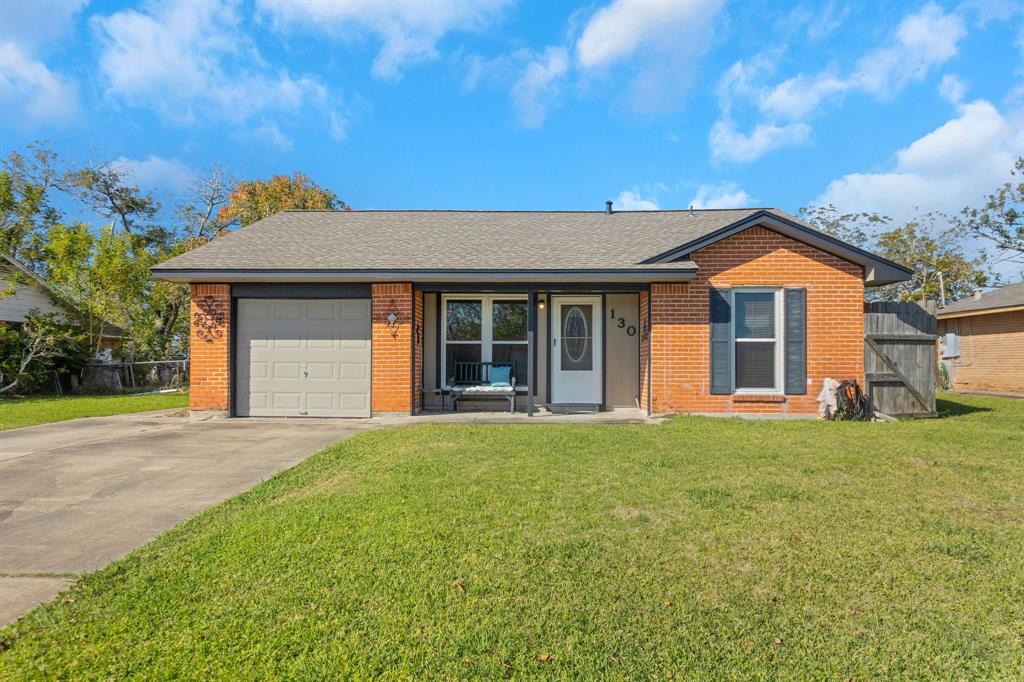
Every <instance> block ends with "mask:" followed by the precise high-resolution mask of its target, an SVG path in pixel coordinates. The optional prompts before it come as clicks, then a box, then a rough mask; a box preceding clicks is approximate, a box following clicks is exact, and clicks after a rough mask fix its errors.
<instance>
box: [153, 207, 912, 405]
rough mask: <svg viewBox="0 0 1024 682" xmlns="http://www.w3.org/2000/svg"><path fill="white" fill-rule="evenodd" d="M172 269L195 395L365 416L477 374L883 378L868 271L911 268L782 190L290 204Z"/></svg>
mask: <svg viewBox="0 0 1024 682" xmlns="http://www.w3.org/2000/svg"><path fill="white" fill-rule="evenodd" d="M153 272H154V274H155V276H157V277H160V278H163V279H166V280H170V281H177V282H189V283H191V285H192V310H191V323H192V336H191V344H192V356H191V357H192V371H191V381H192V389H191V397H190V400H191V406H192V408H193V409H196V410H220V411H228V412H229V413H230V414H232V415H238V416H352V417H360V416H369V415H371V414H382V413H406V414H408V413H416V412H420V411H422V410H436V409H451V408H452V407H454V406H457V405H456V404H455V400H456V399H459V400H460V401H461V402H460V403H459V404H465V402H466V398H467V393H466V391H467V386H468V387H469V388H470V389H471V390H470V391H469V392H470V393H472V395H471V396H469V397H471V398H472V402H476V401H479V402H480V404H481V405H483V402H484V400H485V399H487V398H490V397H503V398H506V399H507V400H508V402H507V403H505V404H506V405H508V404H509V403H511V407H512V408H513V409H524V410H526V411H527V412H528V413H531V414H532V413H533V411H534V409H535V408H537V406H540V405H546V406H552V407H559V406H568V407H572V408H580V407H587V408H591V409H616V408H633V409H637V408H639V409H641V410H643V411H645V412H647V413H649V414H661V413H672V412H697V413H700V412H716V413H736V412H768V413H812V412H814V411H815V410H816V408H817V404H816V401H815V397H816V394H817V392H818V387H820V385H821V382H822V380H823V379H824V378H825V377H835V378H855V379H857V380H859V381H862V382H863V351H862V344H863V301H864V287H865V286H878V285H882V284H888V283H891V282H896V281H903V280H905V279H907V278H909V276H910V274H911V273H910V271H908V270H906V269H905V268H902V267H900V266H898V265H896V264H895V263H892V262H890V261H887V260H885V259H883V258H880V257H878V256H875V255H873V254H870V253H867V252H865V251H863V250H861V249H859V248H857V247H854V246H852V245H849V244H846V243H844V242H841V241H839V240H837V239H835V238H833V237H830V236H828V235H825V234H822V233H821V232H818V231H816V230H814V229H813V228H811V227H809V226H808V225H805V224H803V223H801V222H799V221H797V220H796V219H794V218H792V217H791V216H789V215H787V214H785V213H783V212H781V211H777V210H774V209H729V210H701V211H692V210H691V211H613V210H612V207H611V204H610V202H609V204H608V206H607V208H606V210H605V211H593V212H586V211H549V212H512V211H505V212H502V211H351V212H333V211H285V212H282V213H279V214H277V215H274V216H272V217H270V218H267V219H265V220H262V221H260V222H258V223H255V224H253V225H250V226H248V227H246V228H244V229H241V230H239V231H237V232H235V233H232V234H229V235H227V236H225V237H223V238H220V239H217V240H214V241H213V242H211V243H209V244H207V245H205V246H203V247H201V248H199V249H196V250H194V251H191V252H188V253H186V254H183V255H181V256H178V257H176V258H173V259H171V260H169V261H167V262H165V263H163V264H161V265H160V266H159V267H157V268H154V270H153ZM495 377H497V378H495ZM473 389H478V392H475V391H474V390H473ZM489 393H493V395H488V394H489ZM488 403H489V404H490V401H488Z"/></svg>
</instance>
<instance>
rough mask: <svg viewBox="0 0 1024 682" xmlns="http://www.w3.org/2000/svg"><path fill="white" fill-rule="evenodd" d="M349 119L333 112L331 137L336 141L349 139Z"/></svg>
mask: <svg viewBox="0 0 1024 682" xmlns="http://www.w3.org/2000/svg"><path fill="white" fill-rule="evenodd" d="M348 127H349V120H348V117H347V116H345V115H343V114H341V113H339V112H337V111H332V112H331V137H332V138H334V139H335V140H344V139H345V138H347V137H348Z"/></svg>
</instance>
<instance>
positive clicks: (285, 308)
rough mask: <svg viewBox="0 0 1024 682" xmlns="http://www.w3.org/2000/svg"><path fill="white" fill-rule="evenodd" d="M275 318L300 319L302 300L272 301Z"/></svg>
mask: <svg viewBox="0 0 1024 682" xmlns="http://www.w3.org/2000/svg"><path fill="white" fill-rule="evenodd" d="M273 306H274V319H275V320H301V319H302V307H303V303H302V301H274V303H273Z"/></svg>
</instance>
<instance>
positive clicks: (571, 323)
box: [561, 305, 594, 372]
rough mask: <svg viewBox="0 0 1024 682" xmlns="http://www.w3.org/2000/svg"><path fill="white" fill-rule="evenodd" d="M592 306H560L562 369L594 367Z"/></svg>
mask: <svg viewBox="0 0 1024 682" xmlns="http://www.w3.org/2000/svg"><path fill="white" fill-rule="evenodd" d="M593 313H594V307H593V306H591V305H572V306H563V307H562V352H561V365H562V370H563V371H570V372H573V371H575V372H579V371H589V370H592V369H593V368H594V357H593V355H594V352H593V344H592V343H591V341H592V336H591V329H592V328H593V324H592V322H593Z"/></svg>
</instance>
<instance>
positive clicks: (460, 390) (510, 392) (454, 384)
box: [448, 362, 516, 414]
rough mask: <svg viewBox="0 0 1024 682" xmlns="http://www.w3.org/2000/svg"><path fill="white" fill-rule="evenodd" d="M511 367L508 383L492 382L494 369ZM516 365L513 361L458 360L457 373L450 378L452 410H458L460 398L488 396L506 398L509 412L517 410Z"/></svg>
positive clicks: (484, 397)
mask: <svg viewBox="0 0 1024 682" xmlns="http://www.w3.org/2000/svg"><path fill="white" fill-rule="evenodd" d="M506 367H507V368H508V369H509V383H508V385H498V386H494V385H492V384H491V371H492V370H493V369H504V368H506ZM514 372H515V366H514V365H513V364H512V363H511V362H456V363H455V373H454V374H452V376H450V377H449V378H448V385H449V386H450V387H451V401H452V410H453V411H454V412H458V410H459V400H461V399H462V398H469V399H473V400H477V399H486V398H505V399H506V400H508V402H509V412H511V413H512V414H515V411H516V377H515V374H514Z"/></svg>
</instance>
